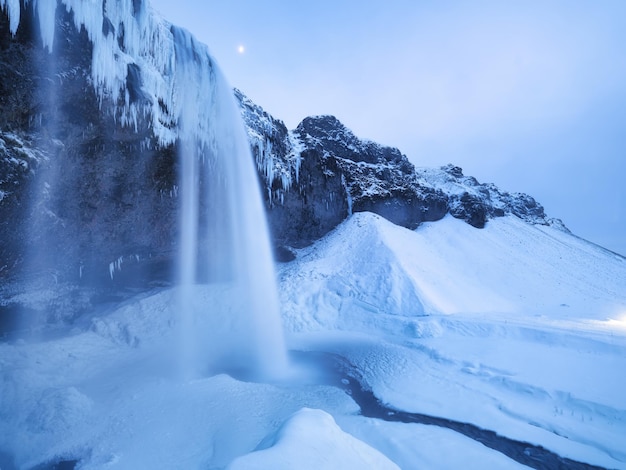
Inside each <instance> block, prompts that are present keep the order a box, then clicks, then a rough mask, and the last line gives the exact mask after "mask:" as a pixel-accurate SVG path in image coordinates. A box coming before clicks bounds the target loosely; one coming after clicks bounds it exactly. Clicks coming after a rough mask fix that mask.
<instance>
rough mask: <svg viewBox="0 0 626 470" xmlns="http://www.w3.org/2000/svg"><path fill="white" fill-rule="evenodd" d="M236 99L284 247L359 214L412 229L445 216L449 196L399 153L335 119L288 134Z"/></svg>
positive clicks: (310, 122) (312, 121) (309, 122)
mask: <svg viewBox="0 0 626 470" xmlns="http://www.w3.org/2000/svg"><path fill="white" fill-rule="evenodd" d="M235 96H236V97H237V98H238V100H239V102H240V104H241V108H242V116H243V118H244V121H245V123H246V125H247V128H248V134H249V137H250V141H251V148H252V152H253V155H254V157H255V159H256V163H257V167H258V168H259V172H260V174H261V176H262V180H263V181H262V183H263V186H264V188H265V201H266V204H267V207H268V218H269V223H270V229H271V231H272V235H273V239H274V241H275V243H276V244H277V245H279V246H292V247H302V246H306V245H309V244H311V243H312V242H314V241H315V240H317V239H319V238H320V237H322V236H323V235H325V234H326V233H328V232H329V231H330V230H332V229H333V228H335V227H336V226H337V225H338V224H339V223H341V222H342V221H343V220H344V219H345V218H346V217H347V216H348V215H349V214H350V213H352V212H361V211H371V212H375V213H377V214H379V215H381V216H383V217H386V218H387V219H389V220H390V221H392V222H394V223H397V224H399V225H403V226H405V227H409V228H415V227H417V226H418V225H419V224H420V223H421V222H423V221H428V220H438V219H440V218H441V217H443V216H444V215H445V214H446V211H447V198H446V196H445V195H444V194H443V193H442V192H441V191H440V190H437V189H434V188H432V187H430V186H428V185H424V184H422V182H420V181H419V180H418V179H417V178H416V175H415V169H414V167H413V165H412V164H411V163H410V162H409V161H408V160H407V158H406V157H405V156H404V155H402V154H401V153H400V151H399V150H397V149H395V148H391V147H384V146H381V145H378V144H376V143H373V142H369V141H363V140H361V139H358V138H357V137H356V136H355V135H354V134H353V133H352V132H351V131H350V130H348V129H347V128H346V127H345V126H344V125H343V124H341V122H339V121H338V120H337V119H336V118H335V117H333V116H317V117H308V118H305V119H304V120H303V121H302V122H301V123H300V125H299V126H298V127H297V128H296V129H295V130H293V131H287V129H286V127H285V125H284V124H283V123H282V122H281V121H277V120H275V119H274V118H273V117H271V116H270V115H268V114H267V113H266V112H265V111H263V109H262V108H260V107H259V106H257V105H254V104H253V103H252V102H251V101H250V100H249V99H247V98H246V97H245V96H244V95H243V94H242V93H241V92H239V91H236V92H235Z"/></svg>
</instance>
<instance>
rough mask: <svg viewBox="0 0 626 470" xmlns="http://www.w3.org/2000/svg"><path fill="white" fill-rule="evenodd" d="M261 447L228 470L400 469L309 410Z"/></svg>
mask: <svg viewBox="0 0 626 470" xmlns="http://www.w3.org/2000/svg"><path fill="white" fill-rule="evenodd" d="M265 446H267V447H266V448H263V447H265ZM261 447H262V449H259V450H257V451H256V452H253V453H250V454H248V455H245V456H243V457H239V458H238V459H236V460H235V461H234V462H233V463H232V464H230V465H229V466H228V467H227V468H228V469H229V470H254V469H259V470H264V469H268V468H271V469H276V470H280V469H284V470H291V469H294V468H298V469H301V470H306V469H312V470H324V469H328V470H331V469H336V468H372V469H374V468H375V469H380V470H384V469H399V468H400V467H398V466H397V465H396V464H394V463H393V462H392V461H391V460H389V459H388V458H387V457H385V456H384V455H383V454H381V453H380V452H378V451H377V450H375V449H373V448H372V447H370V446H368V445H367V444H364V443H363V442H361V441H359V440H358V439H356V438H354V437H353V436H351V435H350V434H347V433H345V432H343V431H342V430H341V428H340V427H339V426H337V424H336V423H335V420H334V419H333V417H332V416H330V415H329V414H328V413H325V412H324V411H321V410H312V409H308V408H304V409H302V410H300V411H298V412H297V413H295V414H294V415H293V416H291V417H290V418H289V420H287V422H286V423H284V424H283V425H282V426H281V428H280V429H279V430H278V431H277V432H276V433H274V434H272V435H270V436H268V437H266V439H265V440H264V441H263V443H262V444H261Z"/></svg>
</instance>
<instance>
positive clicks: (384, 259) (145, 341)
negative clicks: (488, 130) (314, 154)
mask: <svg viewBox="0 0 626 470" xmlns="http://www.w3.org/2000/svg"><path fill="white" fill-rule="evenodd" d="M279 287H280V293H281V304H282V310H283V321H284V326H285V329H286V333H287V339H288V343H289V347H290V349H292V350H297V351H309V354H325V353H327V354H332V355H333V356H332V357H340V358H343V359H342V360H344V361H346V363H349V364H351V365H352V366H353V367H354V368H355V374H356V375H355V377H356V376H358V378H359V380H361V381H362V383H363V384H364V385H365V386H366V387H369V388H371V391H372V392H373V393H374V394H375V395H376V397H378V398H379V399H380V401H381V402H382V403H384V404H385V405H386V406H387V407H389V408H393V409H396V410H402V411H405V412H410V413H421V414H425V415H430V416H435V417H441V418H446V419H449V420H453V421H455V422H463V423H471V424H473V425H476V426H478V427H480V428H483V429H487V430H492V431H495V432H496V433H497V434H498V435H500V436H503V437H506V438H509V439H512V440H515V441H522V442H527V443H530V444H536V445H540V446H542V447H544V448H546V449H548V450H550V451H552V452H554V453H556V454H559V455H560V456H561V457H564V458H569V459H572V460H575V461H579V462H584V463H587V464H592V465H598V466H602V467H607V468H625V469H626V450H625V449H626V437H625V436H626V393H624V390H626V373H625V371H626V260H625V259H624V258H622V257H620V256H617V255H615V254H613V253H611V252H608V251H606V250H603V249H601V248H599V247H597V246H595V245H592V244H589V243H587V242H585V241H583V240H580V239H578V238H576V237H574V236H572V235H570V234H567V233H564V232H561V231H559V230H557V229H554V228H551V227H542V226H532V225H528V224H526V223H524V222H522V221H520V220H519V219H516V218H514V217H504V218H500V219H495V220H491V221H489V223H488V224H487V227H486V228H485V229H483V230H478V229H474V228H472V227H470V226H469V225H467V224H465V223H464V222H462V221H459V220H456V219H453V218H451V217H447V218H445V219H444V220H442V221H439V222H436V223H429V224H423V225H422V226H420V227H419V228H418V229H417V230H415V231H410V230H407V229H404V228H401V227H398V226H395V225H393V224H391V223H389V222H387V221H385V220H384V219H382V218H380V217H378V216H375V215H373V214H369V213H360V214H355V215H353V216H352V217H350V218H349V219H348V220H347V221H345V222H344V223H343V224H342V225H340V226H339V227H338V228H337V229H336V230H335V231H333V232H332V233H330V234H329V235H328V236H327V237H326V238H324V239H323V240H321V241H320V242H318V243H317V244H315V245H314V246H312V247H309V248H307V249H303V250H300V251H299V253H298V257H297V259H296V260H295V261H293V262H291V263H288V264H285V265H282V266H281V267H280V270H279ZM223 289H224V288H223V286H214V287H208V288H207V289H206V290H205V294H206V295H211V292H213V291H214V292H216V293H217V294H216V296H215V298H216V299H217V301H214V302H212V304H211V308H210V309H209V310H210V312H213V313H215V312H219V311H220V310H222V308H221V303H220V302H221V301H220V300H219V299H220V298H221V297H220V295H219V293H220V292H223ZM176 295H177V293H176V291H175V290H159V291H154V292H152V293H149V294H143V295H142V296H140V297H138V298H136V299H133V300H132V301H129V302H125V303H124V304H123V305H119V306H117V307H116V308H111V309H109V310H107V311H102V312H97V313H94V315H93V316H92V318H91V319H90V321H89V322H85V323H84V324H77V325H76V326H75V327H74V328H73V329H71V330H67V331H63V332H61V333H60V334H59V333H58V332H57V334H55V335H54V336H52V335H51V336H50V337H48V338H39V339H38V340H37V341H34V340H32V339H29V338H23V339H13V340H11V341H9V342H4V343H1V344H0V468H2V469H3V470H4V469H11V468H32V467H34V466H36V465H39V464H42V463H46V462H57V461H61V460H68V461H69V460H78V461H79V463H78V468H85V469H100V468H102V469H109V468H110V469H113V468H124V469H126V468H165V469H166V468H226V467H228V468H231V469H236V470H240V469H255V468H290V469H291V468H315V469H322V468H376V469H381V468H398V467H399V468H403V469H412V468H435V469H436V468H457V467H460V466H464V467H467V468H520V467H523V465H521V464H520V463H518V462H516V461H514V460H512V459H510V458H509V457H507V456H506V455H504V454H503V453H500V452H498V451H496V450H493V449H491V448H489V447H487V446H484V445H482V444H481V443H479V442H477V441H476V440H473V439H471V438H470V437H467V436H466V435H463V434H460V433H458V432H455V431H454V430H451V429H447V428H443V427H439V426H434V425H426V424H419V423H414V422H412V423H403V422H390V421H388V420H382V419H377V418H372V417H367V416H363V415H361V414H360V413H359V405H357V403H356V402H355V401H354V400H353V399H352V397H351V396H350V394H347V393H345V391H344V390H343V389H342V387H340V386H334V385H333V384H331V383H330V382H329V381H328V380H325V379H324V375H323V374H322V373H321V372H320V371H317V373H315V372H314V369H312V366H309V367H308V368H307V367H305V366H304V365H300V366H298V364H294V366H293V370H292V371H290V373H289V374H287V376H286V377H284V378H282V379H281V380H275V381H274V382H272V383H258V382H250V381H244V380H241V379H237V378H233V377H231V376H229V375H226V374H217V375H205V376H196V377H194V378H192V379H190V378H189V377H185V376H181V374H180V373H179V370H180V367H179V364H177V359H176V357H177V353H176V351H177V350H178V346H177V345H178V342H179V338H178V335H179V328H178V325H179V323H180V321H179V320H178V316H177V312H176V311H175V307H174V306H175V305H176V302H175V298H176ZM208 325H209V327H212V325H213V323H212V321H211V322H209V323H208ZM202 326H203V325H202V324H199V325H198V328H197V330H198V331H200V332H201V331H202ZM205 327H206V325H205ZM329 357H331V356H329ZM342 381H343V382H344V384H345V383H348V382H349V379H347V378H343V379H342Z"/></svg>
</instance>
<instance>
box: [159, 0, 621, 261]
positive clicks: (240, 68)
mask: <svg viewBox="0 0 626 470" xmlns="http://www.w3.org/2000/svg"><path fill="white" fill-rule="evenodd" d="M151 3H152V5H153V7H154V8H155V9H156V10H157V11H159V12H161V14H162V15H163V16H164V17H165V18H166V19H167V20H169V21H170V22H172V23H175V24H177V25H180V26H183V27H185V28H187V29H189V30H190V31H191V32H192V33H193V34H194V35H195V36H196V37H198V38H199V39H200V40H201V41H202V42H205V43H206V44H207V45H208V46H209V48H210V50H211V52H212V54H213V55H214V57H215V58H216V59H217V61H218V63H219V64H220V66H221V67H222V69H223V70H224V73H225V75H226V77H227V78H228V80H229V82H230V83H231V85H232V86H235V87H237V88H240V89H241V90H242V91H243V92H244V93H246V94H247V95H248V96H249V97H250V98H251V99H252V100H253V101H255V102H256V103H257V104H259V105H261V106H263V107H264V108H265V109H266V110H267V111H268V112H270V113H271V114H272V115H274V116H275V117H276V118H279V119H282V120H283V121H285V124H286V125H287V127H289V128H294V127H296V126H297V124H298V123H299V122H300V121H301V120H302V119H303V118H304V117H306V116H308V115H315V114H333V115H335V116H337V117H338V118H339V119H340V120H341V121H342V122H343V123H344V124H345V125H346V126H348V127H349V128H350V129H352V130H353V131H354V132H355V134H356V135H358V136H360V137H363V138H368V139H371V140H374V141H377V142H380V143H383V144H387V145H392V146H395V147H398V148H399V149H400V150H401V151H402V152H403V153H405V154H406V155H407V156H408V157H409V159H410V160H411V161H412V162H413V163H414V164H415V165H417V166H440V165H444V164H446V163H450V162H451V163H455V164H457V165H459V166H461V167H463V169H464V171H465V174H468V175H473V176H476V177H477V178H478V179H479V181H481V182H494V183H496V184H498V185H499V186H500V187H502V188H503V189H506V190H509V191H522V192H527V193H529V194H531V195H532V196H534V197H535V198H536V199H537V200H538V201H539V202H541V203H542V204H543V205H544V207H545V208H546V212H547V213H548V214H549V215H550V216H553V217H558V218H561V219H563V221H564V222H565V224H566V225H567V226H568V227H569V228H570V229H571V230H572V231H573V232H574V233H576V234H577V235H580V236H582V237H583V238H587V239H589V240H591V241H594V242H596V243H598V244H600V245H602V246H605V247H607V248H609V249H612V250H614V251H617V252H619V253H621V254H624V255H626V184H624V174H625V173H626V1H623V0H585V1H576V0H563V1H557V0H506V1H505V0H502V1H495V0H472V1H470V0H466V1H462V0H456V1H453V0H449V1H445V0H444V1H435V0H431V1H420V0H412V1H404V0H385V1H378V0H370V1H368V2H361V1H353V0H345V1H341V0H334V1H327V0H318V1H317V2H306V3H304V2H302V3H300V2H298V3H296V2H286V1H278V0H267V1H261V0H257V1H252V0H231V1H229V2H215V1H206V0H202V1H200V0H177V1H176V2H172V1H171V0H152V1H151ZM239 46H243V47H244V52H243V53H240V52H239V51H238V48H239Z"/></svg>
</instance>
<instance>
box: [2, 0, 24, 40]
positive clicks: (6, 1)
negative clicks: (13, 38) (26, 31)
mask: <svg viewBox="0 0 626 470" xmlns="http://www.w3.org/2000/svg"><path fill="white" fill-rule="evenodd" d="M0 7H1V9H2V10H4V11H6V13H7V15H8V17H9V29H10V30H11V34H15V33H17V28H18V26H19V25H20V0H0Z"/></svg>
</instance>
